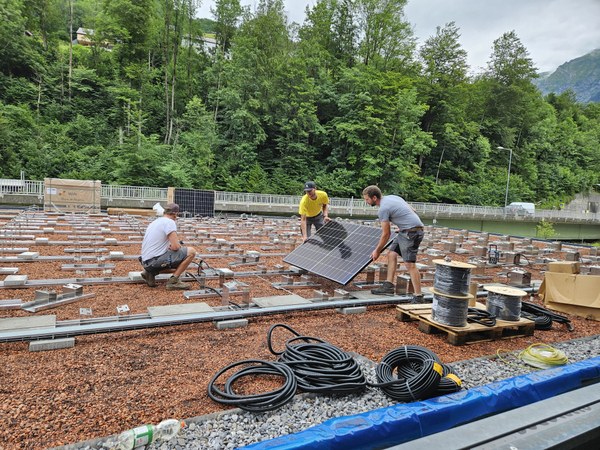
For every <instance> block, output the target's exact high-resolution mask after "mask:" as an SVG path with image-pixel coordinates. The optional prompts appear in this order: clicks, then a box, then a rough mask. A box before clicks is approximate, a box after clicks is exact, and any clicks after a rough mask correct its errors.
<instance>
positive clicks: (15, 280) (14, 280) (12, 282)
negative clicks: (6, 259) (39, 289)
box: [4, 275, 27, 286]
mask: <svg viewBox="0 0 600 450" xmlns="http://www.w3.org/2000/svg"><path fill="white" fill-rule="evenodd" d="M25 283H27V275H8V276H7V277H6V278H5V279H4V286H23V285H24V284H25Z"/></svg>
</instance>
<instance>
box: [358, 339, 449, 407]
mask: <svg viewBox="0 0 600 450" xmlns="http://www.w3.org/2000/svg"><path fill="white" fill-rule="evenodd" d="M446 370H447V372H448V373H447V374H446V375H444V367H443V365H442V364H441V362H440V360H439V358H438V357H437V355H436V354H435V353H433V352H432V351H430V350H428V349H426V348H424V347H420V346H417V345H405V346H404V347H399V348H397V349H395V350H392V351H391V352H389V353H388V354H386V355H385V356H384V357H383V359H382V360H381V363H379V364H378V365H377V367H376V368H375V373H376V375H377V381H378V383H377V384H370V386H376V387H380V388H381V389H382V390H383V391H384V392H385V393H386V394H387V395H388V397H390V398H392V399H394V400H398V401H403V402H410V401H415V400H422V399H426V398H430V397H433V396H435V395H440V394H445V393H449V392H456V391H457V390H460V385H461V382H460V379H458V377H456V375H453V376H450V374H451V370H450V368H449V367H447V368H446ZM394 372H396V375H394ZM442 377H444V378H442ZM442 379H444V381H443V382H442V383H441V381H442Z"/></svg>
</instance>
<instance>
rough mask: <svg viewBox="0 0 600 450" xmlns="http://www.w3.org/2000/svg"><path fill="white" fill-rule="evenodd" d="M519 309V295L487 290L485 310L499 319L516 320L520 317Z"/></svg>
mask: <svg viewBox="0 0 600 450" xmlns="http://www.w3.org/2000/svg"><path fill="white" fill-rule="evenodd" d="M490 289H491V288H490ZM521 309H522V307H521V297H519V296H515V295H507V294H500V293H498V292H493V291H490V292H488V297H487V310H488V311H489V312H490V313H491V314H493V315H495V316H497V317H499V318H500V320H508V321H513V322H516V321H518V320H519V319H520V318H521Z"/></svg>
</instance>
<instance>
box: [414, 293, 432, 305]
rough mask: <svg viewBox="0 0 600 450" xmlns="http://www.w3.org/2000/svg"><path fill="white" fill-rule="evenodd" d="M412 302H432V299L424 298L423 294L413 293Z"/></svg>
mask: <svg viewBox="0 0 600 450" xmlns="http://www.w3.org/2000/svg"><path fill="white" fill-rule="evenodd" d="M410 302H411V303H415V304H416V303H431V302H430V301H427V300H424V299H423V294H413V295H412V299H411V301H410Z"/></svg>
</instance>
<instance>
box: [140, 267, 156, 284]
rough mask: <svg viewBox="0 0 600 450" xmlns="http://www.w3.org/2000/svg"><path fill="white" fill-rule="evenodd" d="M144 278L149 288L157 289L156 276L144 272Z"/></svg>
mask: <svg viewBox="0 0 600 450" xmlns="http://www.w3.org/2000/svg"><path fill="white" fill-rule="evenodd" d="M142 278H143V279H144V281H145V282H146V284H147V285H148V287H151V288H154V287H156V280H155V278H154V274H153V273H150V272H146V271H145V270H144V271H143V272H142Z"/></svg>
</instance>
